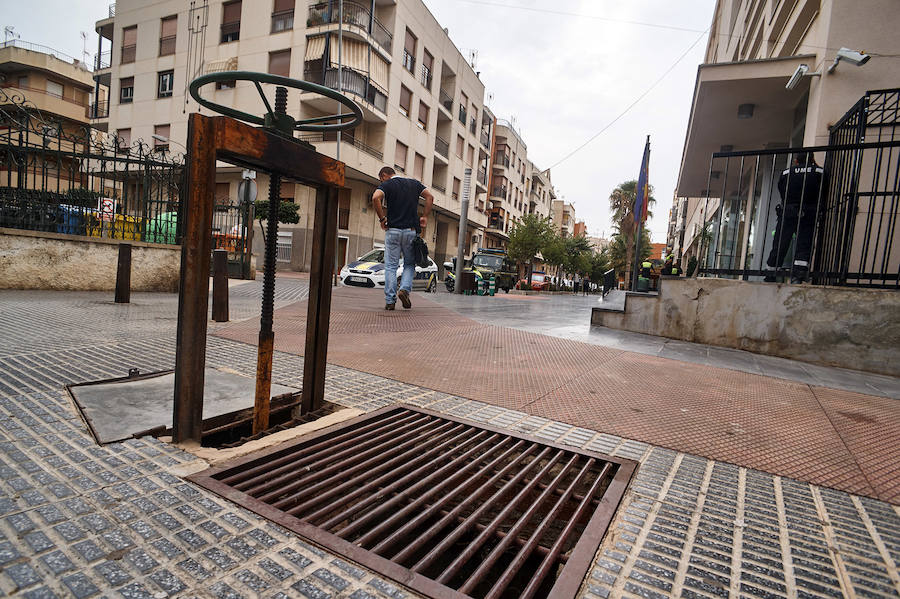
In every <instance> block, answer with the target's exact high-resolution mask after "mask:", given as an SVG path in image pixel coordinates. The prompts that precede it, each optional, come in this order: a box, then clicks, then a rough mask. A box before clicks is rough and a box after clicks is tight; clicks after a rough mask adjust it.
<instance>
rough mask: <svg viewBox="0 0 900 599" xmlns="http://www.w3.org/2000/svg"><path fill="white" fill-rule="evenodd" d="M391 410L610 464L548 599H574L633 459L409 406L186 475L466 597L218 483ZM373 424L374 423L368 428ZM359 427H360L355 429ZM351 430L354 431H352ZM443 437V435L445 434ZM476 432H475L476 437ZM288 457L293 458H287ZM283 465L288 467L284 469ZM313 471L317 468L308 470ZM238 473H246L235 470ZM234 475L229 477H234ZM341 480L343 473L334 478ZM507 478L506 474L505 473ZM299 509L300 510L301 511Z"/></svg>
mask: <svg viewBox="0 0 900 599" xmlns="http://www.w3.org/2000/svg"><path fill="white" fill-rule="evenodd" d="M391 412H396V413H398V414H403V413H404V412H405V413H412V414H420V415H426V416H431V417H433V418H435V419H437V420H438V421H443V422H447V423H450V424H451V425H452V424H462V425H465V426H468V427H470V428H471V429H474V430H477V431H483V432H487V433H494V434H497V435H502V436H504V437H506V438H508V439H511V440H518V441H525V442H528V443H532V444H535V445H538V446H540V447H543V448H547V449H556V450H563V451H565V452H568V453H570V454H577V455H580V456H584V457H587V458H592V459H595V460H602V461H603V462H605V463H607V464H611V465H614V466H615V468H616V472H615V474H614V475H613V476H612V477H611V479H608V480H609V486H608V488H607V489H606V490H605V491H604V492H603V494H602V495H600V498H599V504H598V505H597V506H596V507H595V508H592V509H593V513H592V514H591V515H590V519H589V520H588V522H587V524H586V525H585V527H584V530H583V531H582V533H581V535H580V536H579V537H578V540H577V543H576V544H575V546H574V547H573V548H572V549H571V552H570V553H569V555H568V557H567V559H566V560H565V567H564V569H563V571H562V573H561V575H560V576H559V577H557V579H556V581H555V582H554V584H553V587H552V589H551V591H550V593H549V595H548V597H553V598H560V599H561V598H568V597H574V596H575V595H576V594H577V592H578V590H579V588H580V587H581V584H582V582H583V579H584V576H586V574H587V572H588V571H589V569H590V565H591V563H592V562H593V559H594V556H595V555H596V552H597V550H598V548H599V546H600V543H601V541H602V539H603V537H604V535H605V534H606V532H607V530H608V528H609V526H610V524H611V523H612V520H613V517H614V515H615V512H616V510H617V508H618V506H619V503H620V502H621V500H622V497H623V496H624V493H625V490H626V488H627V486H628V484H629V481H630V480H631V478H632V476H633V475H634V473H635V472H636V470H637V467H638V463H637V462H635V461H633V460H628V459H624V458H616V457H611V456H608V455H603V454H599V453H596V452H592V451H587V450H583V449H579V448H577V447H574V446H569V445H562V444H557V443H553V442H549V441H546V440H544V439H539V438H536V437H533V436H529V435H524V434H519V433H516V432H513V431H509V430H505V429H500V428H496V427H492V426H488V425H484V424H481V423H476V422H472V421H469V420H465V419H461V418H455V417H453V416H449V415H446V414H442V413H439V412H434V411H432V410H428V409H424V408H419V407H414V406H408V405H403V404H400V405H397V404H395V405H391V406H387V407H385V408H381V409H379V410H376V411H374V412H371V413H369V414H365V415H362V416H359V417H357V418H353V419H351V420H348V421H346V422H343V423H340V424H336V425H334V426H331V427H328V428H326V429H323V430H322V431H318V432H316V433H313V434H310V435H307V436H304V437H303V438H302V439H299V440H295V441H290V442H286V443H282V444H279V445H277V446H274V447H271V448H267V449H265V450H262V451H259V452H254V453H252V454H250V455H247V456H242V457H240V458H235V459H233V460H229V461H228V462H226V463H224V464H222V465H219V466H216V467H213V468H210V469H208V470H206V471H204V472H200V473H198V474H194V475H191V476H189V477H187V478H188V480H191V481H192V482H194V483H197V484H199V485H200V486H203V487H205V488H207V489H209V490H210V491H212V492H214V493H216V494H218V495H220V496H222V497H224V498H225V499H228V500H230V501H233V502H234V503H237V504H238V505H241V506H242V507H245V508H247V509H249V510H252V511H254V512H256V513H257V514H259V515H261V516H263V517H265V518H268V519H269V520H271V521H273V522H276V523H277V524H280V525H281V526H284V527H285V528H288V529H290V530H292V531H294V532H295V533H297V534H299V535H301V536H303V537H304V538H306V539H308V540H310V541H312V542H313V543H315V544H317V545H319V546H321V547H323V548H325V549H327V550H330V551H333V552H336V553H337V554H339V555H342V556H344V557H346V558H348V559H350V560H352V561H354V562H356V563H359V564H361V565H363V566H365V567H368V568H371V569H372V570H374V571H376V572H378V573H380V574H382V575H384V576H386V577H388V578H391V579H393V580H395V581H396V582H398V583H400V584H402V585H404V586H406V587H408V588H410V589H412V590H414V591H417V592H419V593H422V594H424V595H426V596H427V597H430V598H434V599H465V598H468V597H469V595H466V594H464V593H462V592H459V591H458V590H455V589H453V588H450V587H448V586H445V585H443V584H441V583H439V582H437V581H435V580H433V579H431V578H429V577H427V576H424V575H422V574H419V573H417V572H414V571H413V570H410V569H408V568H406V567H404V566H403V565H401V564H399V563H396V562H394V561H391V560H390V559H387V558H386V557H382V556H381V555H378V554H376V553H375V552H373V551H370V550H368V549H365V548H363V547H360V546H359V545H357V544H355V543H354V542H350V541H348V540H346V539H343V538H341V537H340V536H338V535H337V534H334V533H332V532H329V531H327V530H325V529H323V528H320V527H318V526H317V525H315V524H312V523H310V522H307V521H304V520H301V519H300V516H294V515H291V514H289V513H288V512H287V511H284V510H282V509H279V508H276V507H274V506H273V505H271V504H269V503H265V502H264V501H262V500H261V499H257V498H256V497H254V496H251V495H249V494H247V493H245V492H243V491H240V490H238V489H236V488H235V487H234V486H232V485H231V484H229V483H227V482H224V481H223V480H222V479H223V478H226V477H227V476H231V477H232V478H235V477H237V478H240V476H241V474H236V473H234V472H235V470H236V469H240V468H241V467H242V466H244V465H247V464H250V463H252V462H260V463H264V464H268V463H274V462H275V461H276V460H278V459H281V460H282V461H284V460H288V458H289V456H291V455H292V454H291V453H290V452H291V450H292V449H293V448H295V447H298V446H307V447H309V446H312V445H316V444H322V443H333V442H334V441H333V439H334V438H335V437H338V438H340V437H339V436H340V435H342V436H345V437H346V436H348V435H351V436H352V437H353V438H354V439H355V438H357V435H358V434H359V433H358V432H357V431H358V430H359V429H363V430H365V428H364V427H365V425H366V424H367V423H370V422H376V421H378V419H379V418H382V417H385V418H388V417H392V416H394V415H393V414H391ZM371 426H374V425H371ZM357 427H359V429H358V428H357ZM354 429H356V430H354ZM444 434H448V433H444ZM479 434H480V433H479ZM291 459H293V458H291ZM286 467H287V466H286ZM313 470H314V471H315V470H316V468H313ZM239 472H242V473H243V472H247V471H240V470H239ZM233 473H234V474H233ZM336 476H337V477H339V478H343V476H342V474H340V473H338V474H337V475H336ZM510 476H511V475H510ZM300 509H302V507H301V508H300Z"/></svg>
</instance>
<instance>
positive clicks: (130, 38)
mask: <svg viewBox="0 0 900 599" xmlns="http://www.w3.org/2000/svg"><path fill="white" fill-rule="evenodd" d="M135 44H137V25H135V26H133V27H126V28H125V29H123V30H122V45H123V46H134V45H135Z"/></svg>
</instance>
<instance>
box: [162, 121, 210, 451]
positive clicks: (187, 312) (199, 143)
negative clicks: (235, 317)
mask: <svg viewBox="0 0 900 599" xmlns="http://www.w3.org/2000/svg"><path fill="white" fill-rule="evenodd" d="M214 138H215V135H214V130H213V124H212V121H211V120H209V119H205V118H204V117H202V116H201V115H200V114H192V115H190V117H189V120H188V144H187V145H188V151H189V156H190V157H191V160H190V161H189V162H188V164H189V168H188V185H187V188H188V198H187V201H186V202H182V210H183V212H182V213H183V214H184V215H185V220H186V221H187V222H186V223H185V229H184V240H183V243H182V246H181V285H180V287H179V289H180V292H179V296H178V336H177V340H176V345H175V407H174V413H173V418H172V423H173V439H174V441H175V442H176V443H180V442H183V441H188V440H193V441H198V442H199V441H200V433H201V423H202V420H203V382H204V368H205V366H206V323H207V319H208V316H207V310H208V308H209V258H210V250H211V247H210V246H211V245H212V238H211V236H210V231H211V230H212V214H213V196H214V193H213V192H214V190H215V187H216V150H215V147H216V144H215V139H214Z"/></svg>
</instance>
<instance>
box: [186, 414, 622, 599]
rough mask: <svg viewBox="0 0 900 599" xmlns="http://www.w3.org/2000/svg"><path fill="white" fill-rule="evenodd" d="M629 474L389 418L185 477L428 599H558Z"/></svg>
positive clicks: (429, 420) (471, 432)
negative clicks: (529, 598)
mask: <svg viewBox="0 0 900 599" xmlns="http://www.w3.org/2000/svg"><path fill="white" fill-rule="evenodd" d="M636 468H637V462H634V461H632V460H626V459H620V458H614V457H611V456H606V455H602V454H598V453H593V452H588V451H583V450H578V449H575V448H572V447H569V446H565V445H557V444H554V443H548V442H544V441H541V440H538V439H535V438H531V437H528V436H523V435H517V434H513V433H510V432H508V431H504V430H501V429H495V428H492V427H488V426H484V425H481V424H477V423H474V422H470V421H467V420H463V419H458V418H453V417H450V416H446V415H443V414H438V413H436V412H432V411H429V410H424V409H420V408H413V407H410V406H404V405H399V406H398V405H394V406H389V407H386V408H383V409H381V410H378V411H376V412H373V413H371V414H367V415H364V416H360V417H359V418H355V419H353V420H349V421H347V422H345V423H342V424H339V425H335V426H333V427H330V428H328V429H324V430H323V431H320V432H318V433H316V434H314V435H310V436H308V437H304V438H302V439H300V440H297V441H291V442H288V443H284V444H281V445H278V446H275V447H272V448H268V449H266V450H263V451H260V452H256V453H253V454H250V455H247V456H243V457H241V458H237V459H235V460H232V461H229V462H226V463H224V464H222V465H221V466H217V467H214V468H211V469H209V470H206V471H204V472H201V473H199V474H196V475H193V476H191V477H189V478H190V480H192V481H194V482H196V483H197V484H200V485H202V486H204V487H206V488H208V489H210V490H211V491H213V492H215V493H218V494H219V495H221V496H223V497H225V498H227V499H229V500H231V501H234V502H236V503H238V504H239V505H241V506H244V507H246V508H248V509H251V510H253V511H255V512H257V513H258V514H260V515H262V516H264V517H266V518H268V519H270V520H272V521H274V522H276V523H278V524H280V525H282V526H285V527H287V528H289V529H291V530H293V531H294V532H296V533H298V534H300V535H301V536H303V537H306V538H307V539H309V540H311V541H313V542H314V543H316V544H318V545H320V546H322V547H325V548H327V549H329V550H331V551H333V552H336V553H338V554H340V555H343V556H345V557H346V558H348V559H350V560H353V561H355V562H357V563H359V564H361V565H364V566H366V567H369V568H371V569H372V570H374V571H376V572H378V573H380V574H382V575H383V576H386V577H389V578H392V579H394V580H395V581H397V582H399V583H400V584H403V585H405V586H407V587H409V588H411V589H413V590H415V591H417V592H419V593H422V594H424V595H426V596H428V597H434V598H456V599H460V598H463V597H476V598H488V597H490V598H500V597H502V598H504V599H508V598H514V597H516V598H518V597H542V598H546V597H552V598H553V599H564V598H567V597H574V596H575V594H576V593H577V591H578V589H579V587H580V586H581V583H582V580H583V579H584V576H585V575H586V573H587V571H588V569H589V567H590V565H591V562H592V560H593V558H594V555H595V553H596V551H597V549H598V547H599V546H600V542H601V540H602V539H603V536H604V535H605V533H606V530H607V528H608V527H609V524H610V522H611V521H612V518H613V515H614V513H615V510H616V508H617V507H618V505H619V502H620V501H621V499H622V496H623V494H624V492H625V489H626V487H627V485H628V483H629V481H630V479H631V477H632V476H633V474H634V472H635V470H636Z"/></svg>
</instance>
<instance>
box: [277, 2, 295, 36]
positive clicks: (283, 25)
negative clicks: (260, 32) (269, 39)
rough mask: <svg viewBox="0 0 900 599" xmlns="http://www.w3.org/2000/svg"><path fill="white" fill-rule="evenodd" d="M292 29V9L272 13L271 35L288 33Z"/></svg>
mask: <svg viewBox="0 0 900 599" xmlns="http://www.w3.org/2000/svg"><path fill="white" fill-rule="evenodd" d="M293 28H294V9H293V8H292V9H290V10H282V11H281V12H273V13H272V33H278V32H279V31H289V30H291V29H293Z"/></svg>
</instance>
